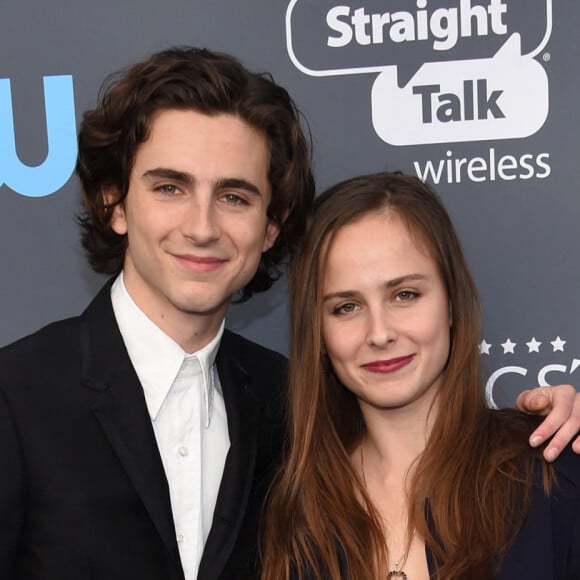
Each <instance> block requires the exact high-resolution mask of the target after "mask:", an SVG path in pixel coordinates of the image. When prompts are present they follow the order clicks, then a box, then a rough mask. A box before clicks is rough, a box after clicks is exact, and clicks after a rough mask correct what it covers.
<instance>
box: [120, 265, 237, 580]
mask: <svg viewBox="0 0 580 580" xmlns="http://www.w3.org/2000/svg"><path fill="white" fill-rule="evenodd" d="M111 300H112V303H113V311H114V313H115V318H116V320H117V324H118V325H119V329H120V331H121V335H122V336H123V340H124V342H125V346H126V347H127V351H128V352H129V357H130V359H131V362H132V363H133V367H134V368H135V371H136V373H137V376H138V377H139V380H140V381H141V385H142V387H143V392H144V393H145V400H146V403H147V409H148V410H149V415H150V417H151V421H152V422H153V430H154V432H155V438H156V440H157V446H158V447H159V452H160V454H161V459H162V461H163V466H164V468H165V474H166V476H167V481H168V482H169V492H170V496H171V509H172V512H173V521H174V522H175V534H176V538H177V543H178V546H179V554H180V557H181V563H182V565H183V570H184V573H185V578H186V580H195V578H196V577H197V570H198V568H199V562H200V560H201V555H202V553H203V548H204V546H205V542H206V540H207V537H208V534H209V530H210V528H211V522H212V518H213V512H214V509H215V505H216V500H217V494H218V489H219V486H220V482H221V479H222V475H223V470H224V463H225V459H226V455H227V452H228V449H229V447H230V439H229V434H228V423H227V417H226V410H225V405H224V399H223V395H222V390H221V385H220V382H219V377H218V373H217V370H216V367H215V357H216V354H217V351H218V348H219V343H220V340H221V337H222V334H223V331H224V323H223V322H222V325H221V327H220V329H219V331H218V333H217V335H216V336H215V338H214V339H213V340H212V341H211V342H210V343H208V344H207V345H206V346H204V347H203V348H202V349H201V350H199V351H197V352H195V353H192V354H188V353H186V352H185V351H184V350H183V349H182V348H181V347H180V346H179V345H178V344H177V343H176V342H175V341H174V340H173V339H171V338H170V337H169V336H167V335H166V334H165V333H164V332H163V331H162V330H161V329H160V328H159V327H158V326H156V325H155V324H154V323H153V322H152V321H151V320H149V318H147V316H146V315H145V314H144V313H143V312H142V311H141V310H140V309H139V307H138V306H137V305H136V304H135V302H133V300H132V298H131V297H130V296H129V293H128V292H127V289H126V287H125V284H124V282H123V273H121V274H120V275H119V276H118V278H117V279H116V280H115V282H114V283H113V286H112V287H111Z"/></svg>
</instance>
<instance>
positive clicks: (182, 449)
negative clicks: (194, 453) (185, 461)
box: [179, 447, 189, 457]
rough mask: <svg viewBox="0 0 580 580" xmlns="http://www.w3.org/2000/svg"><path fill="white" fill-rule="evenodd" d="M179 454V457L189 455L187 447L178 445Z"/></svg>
mask: <svg viewBox="0 0 580 580" xmlns="http://www.w3.org/2000/svg"><path fill="white" fill-rule="evenodd" d="M179 455H181V457H187V456H188V455H189V449H188V448H187V447H180V448H179Z"/></svg>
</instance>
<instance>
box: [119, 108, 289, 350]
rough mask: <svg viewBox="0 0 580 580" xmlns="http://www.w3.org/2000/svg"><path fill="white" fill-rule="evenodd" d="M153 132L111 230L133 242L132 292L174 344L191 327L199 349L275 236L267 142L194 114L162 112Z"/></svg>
mask: <svg viewBox="0 0 580 580" xmlns="http://www.w3.org/2000/svg"><path fill="white" fill-rule="evenodd" d="M150 129H151V130H150V136H149V138H148V139H147V141H145V142H144V143H142V144H141V145H140V146H139V148H138V149H137V153H136V156H135V162H134V164H133V168H132V170H131V174H130V177H129V189H128V193H127V197H126V199H125V201H124V203H123V204H122V205H118V206H116V208H115V210H114V214H113V219H112V222H111V223H112V227H113V229H114V231H115V232H117V233H118V234H127V236H128V248H127V252H126V254H125V262H124V279H125V285H126V287H127V290H128V292H129V294H130V295H131V297H132V298H133V300H134V301H135V302H136V304H137V305H138V306H139V307H140V308H141V310H143V312H145V314H146V315H147V316H148V317H149V318H150V319H151V320H152V321H153V322H155V323H156V324H157V325H158V326H159V327H161V328H162V329H163V330H164V331H165V332H166V333H167V334H169V335H170V336H172V337H173V338H174V339H176V340H178V342H180V343H182V342H183V338H178V337H182V336H183V335H187V334H188V330H187V329H188V328H190V329H191V328H192V325H193V328H194V332H195V333H196V334H198V336H197V337H196V338H199V339H200V340H199V341H198V342H199V344H198V345H196V346H201V345H203V343H205V342H207V341H209V340H211V338H212V337H213V335H214V334H215V332H216V331H217V328H218V327H219V324H220V323H221V320H222V319H223V317H224V315H225V312H226V309H227V306H228V303H229V301H230V298H231V296H232V295H233V294H234V293H235V292H237V291H238V290H240V289H241V288H242V287H243V286H245V285H246V284H247V283H248V282H249V280H250V279H251V278H252V277H253V276H254V274H255V272H256V269H257V267H258V263H259V261H260V257H261V254H262V252H264V251H266V250H268V249H269V248H270V247H271V246H272V245H273V243H274V241H275V240H276V236H277V235H278V228H277V226H276V225H274V224H273V223H272V222H270V221H269V220H268V217H267V215H266V212H267V209H268V204H269V202H270V195H271V191H270V184H269V181H268V167H269V161H270V155H269V151H268V147H267V142H266V137H265V136H264V135H263V134H262V133H261V132H260V131H258V130H256V129H254V128H253V127H251V126H250V125H248V124H247V123H245V122H244V121H242V120H240V119H239V118H237V117H235V116H233V115H230V114H220V115H215V116H208V115H204V114H202V113H199V112H196V111H193V110H186V111H182V110H166V111H160V112H159V113H157V114H156V115H155V116H154V117H153V119H152V122H151V127H150ZM200 325H201V326H200ZM189 332H191V331H189ZM200 335H207V336H200ZM182 346H183V344H182Z"/></svg>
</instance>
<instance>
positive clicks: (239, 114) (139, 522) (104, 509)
mask: <svg viewBox="0 0 580 580" xmlns="http://www.w3.org/2000/svg"><path fill="white" fill-rule="evenodd" d="M77 169H78V174H79V176H80V179H81V182H82V186H83V196H84V207H85V212H84V214H83V215H82V217H81V220H80V221H81V225H82V228H83V243H84V246H85V248H86V250H87V253H88V257H89V260H90V263H91V264H92V266H93V267H94V268H95V270H97V271H99V272H105V273H108V274H112V275H113V276H114V278H113V279H112V280H111V281H110V282H109V283H108V284H106V285H105V287H104V288H103V289H102V290H101V292H100V293H99V294H98V295H97V297H96V298H95V299H94V301H93V302H92V304H91V305H90V306H89V307H88V308H87V310H86V311H85V312H84V313H83V314H82V315H81V316H80V317H78V318H72V319H69V320H64V321H61V322H57V323H55V324H52V325H50V326H48V327H46V328H44V329H43V330H41V331H39V332H37V333H36V334H34V335H32V336H30V337H28V338H25V339H23V340H21V341H19V342H17V343H15V344H13V345H11V346H9V347H6V348H5V349H2V350H1V351H0V578H1V579H2V580H20V579H22V580H24V579H26V580H83V579H87V580H88V579H91V580H95V579H103V580H127V579H136V580H137V579H138V580H171V579H180V580H183V579H184V578H185V579H186V580H194V579H195V578H199V579H200V580H219V579H221V580H245V579H249V578H256V577H257V575H258V572H257V568H258V564H257V562H258V553H259V551H258V527H259V515H260V510H261V508H262V504H263V501H264V496H265V493H266V491H267V487H268V485H269V483H270V481H271V479H272V477H273V471H274V468H275V463H276V462H277V460H278V457H279V455H280V450H281V446H282V442H283V438H284V433H283V422H284V421H283V415H284V413H283V405H284V393H283V388H284V384H285V370H286V365H285V359H284V358H283V357H282V356H280V355H278V354H276V353H274V352H272V351H269V350H267V349H264V348H262V347H260V346H258V345H256V344H253V343H251V342H249V341H247V340H245V339H243V338H242V337H240V336H237V335H235V334H233V333H230V332H228V331H226V330H224V328H223V321H224V316H225V313H226V310H227V307H228V304H229V302H230V300H231V298H232V297H233V296H237V295H238V294H240V295H241V297H242V298H248V297H249V296H251V295H252V294H253V293H254V292H259V291H264V290H267V289H268V288H269V287H270V286H271V284H272V283H273V281H274V279H275V278H276V275H277V272H276V267H277V266H278V265H279V264H280V263H281V261H282V260H283V259H284V258H285V257H286V256H287V255H289V254H291V253H292V250H293V248H294V247H295V245H296V244H297V243H298V241H299V239H300V238H301V236H302V234H303V232H304V230H305V227H306V224H307V221H308V218H309V215H310V207H311V203H312V199H313V195H314V186H313V179H312V174H311V169H310V159H309V151H308V146H307V142H306V139H305V137H304V135H303V133H302V130H301V128H300V123H299V115H298V112H297V110H296V107H295V106H294V104H293V102H292V100H291V99H290V97H289V96H288V94H287V93H286V91H285V90H284V89H282V88H281V87H279V86H277V85H276V84H274V83H273V82H272V80H271V79H270V78H269V77H267V76H261V75H256V74H253V73H250V72H248V71H247V70H246V69H245V68H243V67H242V66H241V65H240V63H239V62H238V61H236V60H235V59H234V58H232V57H230V56H227V55H223V54H215V53H211V52H209V51H205V50H197V49H189V48H184V49H172V50H168V51H165V52H162V53H159V54H157V55H154V56H152V57H151V58H150V59H148V60H146V61H145V62H143V63H140V64H137V65H135V66H133V67H132V68H130V69H128V70H127V71H125V72H124V73H123V74H122V75H121V76H119V77H117V78H116V79H115V80H112V81H111V82H110V83H109V85H108V88H107V89H106V90H105V91H104V93H103V94H102V97H101V99H100V101H99V104H98V105H97V107H96V108H95V109H94V110H92V111H89V112H88V113H87V114H86V115H85V117H84V120H83V123H82V126H81V130H80V135H79V161H78V168H77ZM558 393H559V397H560V398H561V399H563V401H562V405H560V406H558V409H556V411H554V413H556V416H554V415H552V418H551V420H552V421H553V422H554V421H555V423H557V424H561V423H563V422H564V420H565V418H560V417H558V416H557V414H558V412H559V413H561V414H564V415H566V418H567V416H568V415H569V414H570V409H571V401H572V399H573V397H572V393H571V392H570V388H569V389H568V390H567V391H566V390H564V391H558ZM535 395H536V397H537V393H535ZM533 397H534V393H532V394H529V395H528V398H527V400H528V401H530V402H529V403H528V406H530V407H532V406H533V405H534V404H535V403H534V398H533ZM542 398H543V399H544V400H547V397H545V396H544V397H540V399H542ZM535 401H538V399H537V398H536V399H535ZM540 406H542V403H541V401H540ZM570 424H571V423H570V422H568V423H567V425H568V431H570V430H571V427H570ZM556 426H557V425H556ZM545 429H546V431H545V432H544V436H546V435H547V434H550V431H551V429H552V427H550V425H548V426H547V427H545ZM572 429H573V428H572ZM571 435H572V434H571V433H570V434H569V436H568V439H569V438H570V437H571Z"/></svg>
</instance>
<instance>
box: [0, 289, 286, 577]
mask: <svg viewBox="0 0 580 580" xmlns="http://www.w3.org/2000/svg"><path fill="white" fill-rule="evenodd" d="M216 362H217V368H218V373H219V376H220V382H221V385H222V388H223V394H224V399H225V405H226V411H227V417H228V429H229V436H230V441H231V447H230V450H229V452H228V456H227V459H226V463H225V468H224V475H223V478H222V482H221V486H220V490H219V495H218V499H217V505H216V508H215V513H214V519H213V523H212V528H211V531H210V534H209V537H208V540H207V544H206V546H205V550H204V554H203V557H202V560H201V564H200V569H199V575H198V578H199V580H218V579H219V580H226V579H227V580H230V579H232V580H234V579H235V580H245V579H249V578H255V577H257V574H256V561H257V541H258V524H259V516H260V511H261V508H262V504H263V500H264V495H265V492H266V489H267V486H268V484H269V483H270V481H271V478H272V474H273V468H274V466H275V463H276V462H277V460H278V457H279V452H280V449H281V445H282V439H283V433H282V426H283V419H282V415H283V411H282V408H283V395H282V392H283V386H284V384H285V380H286V360H285V359H284V357H282V356H281V355H279V354H277V353H274V352H272V351H269V350H267V349H265V348H262V347H260V346H258V345H256V344H254V343H251V342H250V341H248V340H245V339H244V338H242V337H240V336H238V335H235V334H233V333H231V332H228V331H226V332H225V333H224V336H223V339H222V342H221V345H220V349H219V352H218V355H217V359H216ZM0 578H1V579H2V580H13V579H14V580H16V579H18V580H84V579H91V580H97V579H98V580H101V579H102V580H129V579H135V580H182V579H183V571H182V568H181V563H180V560H179V553H178V549H177V543H176V538H175V530H174V524H173V518H172V514H171V506H170V499H169V489H168V485H167V480H166V478H165V473H164V470H163V466H162V463H161V458H160V455H159V451H158V449H157V444H156V441H155V436H154V433H153V428H152V425H151V420H150V417H149V414H148V412H147V407H146V404H145V398H144V395H143V390H142V387H141V385H140V383H139V380H138V378H137V375H136V374H135V370H134V369H133V367H132V365H131V362H130V360H129V356H128V354H127V351H126V349H125V345H124V343H123V340H122V338H121V334H120V332H119V329H118V327H117V324H116V321H115V318H114V315H113V310H112V306H111V301H110V284H107V285H106V286H105V288H103V290H102V291H101V292H100V293H99V294H98V295H97V297H96V298H95V300H94V301H93V302H92V304H91V305H90V306H89V307H88V308H87V310H86V311H85V312H84V313H83V314H82V315H81V316H80V317H78V318H72V319H68V320H64V321H60V322H57V323H54V324H52V325H50V326H47V327H46V328H44V329H42V330H40V331H39V332H37V333H36V334H33V335H32V336H29V337H27V338H24V339H22V340H20V341H18V342H16V343H14V344H12V345H10V346H8V347H5V348H3V349H1V350H0Z"/></svg>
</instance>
